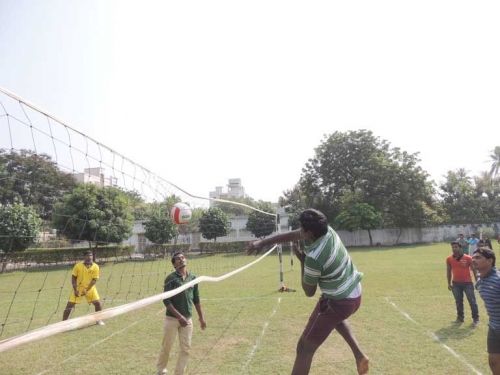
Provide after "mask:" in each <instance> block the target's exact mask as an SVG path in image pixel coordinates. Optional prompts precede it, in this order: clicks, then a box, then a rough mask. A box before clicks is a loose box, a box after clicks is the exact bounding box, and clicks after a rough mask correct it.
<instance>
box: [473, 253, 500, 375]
mask: <svg viewBox="0 0 500 375" xmlns="http://www.w3.org/2000/svg"><path fill="white" fill-rule="evenodd" d="M495 261H496V258H495V253H494V252H493V250H491V249H488V248H486V247H480V248H479V249H477V250H476V251H475V252H474V253H473V254H472V262H473V265H474V269H475V270H476V271H477V272H478V273H479V280H478V282H477V283H476V289H477V290H478V291H479V295H480V296H481V298H482V299H483V301H484V306H485V307H486V311H487V312H488V316H489V323H488V338H487V341H486V343H487V349H488V362H489V365H490V369H491V372H492V373H493V375H500V273H499V271H498V270H497V269H496V267H495Z"/></svg>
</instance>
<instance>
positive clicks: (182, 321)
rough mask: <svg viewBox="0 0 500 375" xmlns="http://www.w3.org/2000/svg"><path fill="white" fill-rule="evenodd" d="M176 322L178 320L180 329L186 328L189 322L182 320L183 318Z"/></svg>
mask: <svg viewBox="0 0 500 375" xmlns="http://www.w3.org/2000/svg"><path fill="white" fill-rule="evenodd" d="M178 320H179V323H180V325H181V327H186V326H187V325H188V324H189V322H188V321H187V319H186V318H184V317H183V316H182V317H180V318H179V319H178Z"/></svg>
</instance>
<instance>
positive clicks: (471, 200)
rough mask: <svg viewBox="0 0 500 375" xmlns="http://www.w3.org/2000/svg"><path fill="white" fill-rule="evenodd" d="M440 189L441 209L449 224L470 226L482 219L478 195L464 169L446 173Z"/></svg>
mask: <svg viewBox="0 0 500 375" xmlns="http://www.w3.org/2000/svg"><path fill="white" fill-rule="evenodd" d="M440 188H441V191H442V192H441V197H442V205H443V209H444V211H445V212H446V214H447V216H448V218H449V222H450V223H454V224H467V223H469V224H470V223H477V222H479V221H482V220H483V219H484V217H483V216H484V215H483V211H482V209H481V206H482V205H481V198H480V195H478V194H477V192H476V190H475V187H474V184H473V183H472V179H471V178H470V177H469V176H468V175H467V172H466V171H465V170H464V169H458V170H457V171H448V173H447V175H446V181H445V182H444V183H443V184H441V186H440Z"/></svg>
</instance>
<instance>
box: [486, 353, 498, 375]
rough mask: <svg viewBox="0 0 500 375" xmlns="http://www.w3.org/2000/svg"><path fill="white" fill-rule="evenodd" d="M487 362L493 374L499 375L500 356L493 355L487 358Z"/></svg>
mask: <svg viewBox="0 0 500 375" xmlns="http://www.w3.org/2000/svg"><path fill="white" fill-rule="evenodd" d="M488 362H489V365H490V369H491V371H492V372H493V374H499V373H500V354H497V353H494V354H490V355H489V356H488Z"/></svg>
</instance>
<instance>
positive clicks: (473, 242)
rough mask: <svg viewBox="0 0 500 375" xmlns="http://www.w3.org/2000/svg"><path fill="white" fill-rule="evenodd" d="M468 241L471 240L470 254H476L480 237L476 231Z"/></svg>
mask: <svg viewBox="0 0 500 375" xmlns="http://www.w3.org/2000/svg"><path fill="white" fill-rule="evenodd" d="M468 242H469V254H474V251H476V249H477V245H478V243H479V238H477V236H476V234H475V233H472V234H471V236H470V238H469V240H468Z"/></svg>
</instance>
